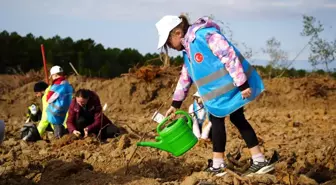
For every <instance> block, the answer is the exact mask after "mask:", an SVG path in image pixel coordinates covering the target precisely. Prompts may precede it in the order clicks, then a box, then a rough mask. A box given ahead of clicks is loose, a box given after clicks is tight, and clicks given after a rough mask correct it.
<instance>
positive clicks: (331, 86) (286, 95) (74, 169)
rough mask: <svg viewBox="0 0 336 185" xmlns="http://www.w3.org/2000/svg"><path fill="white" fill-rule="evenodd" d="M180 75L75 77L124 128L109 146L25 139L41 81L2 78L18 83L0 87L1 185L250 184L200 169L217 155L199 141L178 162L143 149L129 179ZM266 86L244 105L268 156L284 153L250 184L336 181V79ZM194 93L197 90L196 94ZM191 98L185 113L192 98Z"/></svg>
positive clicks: (238, 145) (238, 146) (232, 143)
mask: <svg viewBox="0 0 336 185" xmlns="http://www.w3.org/2000/svg"><path fill="white" fill-rule="evenodd" d="M177 75H178V73H177V72H169V71H168V72H165V73H162V74H160V75H158V76H156V77H155V78H154V79H153V80H152V81H149V82H146V81H144V80H142V79H138V78H136V77H134V76H132V75H125V76H123V77H120V78H114V79H110V80H102V79H89V78H86V79H85V78H80V77H76V76H71V77H70V78H69V80H70V82H71V84H72V85H73V86H74V88H75V89H79V88H89V89H91V90H94V91H96V92H97V93H98V94H99V95H100V98H101V102H102V104H104V103H107V104H108V109H107V111H106V114H107V116H108V117H110V118H111V120H113V122H115V123H116V124H117V125H118V126H120V127H122V128H123V130H124V134H123V135H122V136H121V137H119V138H115V139H109V140H108V142H107V143H104V144H99V142H98V141H97V140H96V139H95V138H86V139H83V140H77V139H75V138H73V137H71V136H70V135H68V136H65V137H63V138H62V139H61V140H58V141H54V140H51V141H39V142H37V143H25V142H22V141H20V131H19V130H20V128H21V127H22V125H23V122H24V114H25V112H26V107H27V105H28V104H30V103H31V102H33V101H35V102H39V100H38V99H35V97H34V94H33V93H32V86H33V84H34V82H30V83H28V82H27V83H26V84H25V85H22V86H19V85H21V83H19V80H22V78H21V77H17V76H16V77H14V76H12V77H10V76H0V82H1V83H0V84H6V83H7V84H12V86H10V87H9V86H8V85H2V86H1V88H2V90H1V93H2V94H1V95H0V110H1V112H0V118H1V119H4V120H5V121H6V123H7V127H6V128H7V130H6V139H5V141H4V142H3V144H2V146H1V149H0V175H1V177H0V184H24V185H25V184H48V185H52V184H57V185H59V184H167V185H168V184H201V182H203V184H205V183H204V182H205V181H207V182H208V184H225V183H227V184H239V183H240V184H247V183H248V181H242V180H239V179H238V178H236V177H233V176H232V175H227V176H225V177H222V178H215V177H209V176H208V175H207V174H205V173H203V172H201V171H202V169H204V168H205V166H206V161H207V159H208V158H211V151H212V149H211V144H210V143H199V144H198V145H197V146H195V147H194V148H193V149H192V150H190V151H189V152H188V153H186V154H185V155H184V156H182V157H178V158H176V157H173V156H172V155H170V154H168V153H167V152H163V151H159V150H156V149H152V148H145V147H140V148H138V150H137V152H136V154H135V155H134V157H133V159H132V162H131V163H130V166H129V170H128V171H129V173H128V174H127V175H124V171H125V169H126V160H127V159H129V158H130V155H131V154H132V152H133V151H134V149H135V145H136V142H137V141H138V140H139V136H141V135H142V134H143V133H145V132H146V133H147V134H146V136H145V140H153V139H154V136H155V134H156V133H155V132H154V129H155V127H156V123H154V122H152V121H151V120H150V117H151V116H152V114H153V113H154V112H155V110H156V109H157V108H158V107H159V106H160V105H161V104H162V103H165V102H166V103H165V106H164V107H163V108H162V109H161V110H160V112H161V113H164V112H165V111H166V110H167V108H169V106H170V103H171V98H170V95H171V93H172V92H173V90H174V87H175V83H176V78H177ZM8 82H10V83H8ZM264 82H265V85H266V89H267V90H266V91H265V92H264V93H263V95H262V96H261V97H259V98H258V100H256V101H254V102H253V103H250V104H249V105H247V106H246V107H245V111H246V117H247V119H248V120H249V121H250V122H251V124H252V126H253V127H254V128H255V130H256V132H257V134H258V137H259V139H260V142H261V144H262V147H263V150H264V151H265V154H266V155H267V157H270V156H271V155H272V152H273V151H274V150H277V151H278V152H279V154H280V162H279V163H278V164H277V165H276V171H275V172H274V173H272V174H268V175H264V176H256V177H253V178H250V183H252V184H294V183H299V184H317V183H325V184H336V170H335V164H336V157H335V156H336V151H334V148H335V144H336V135H335V133H336V91H335V90H336V80H333V79H330V78H326V77H315V78H313V77H307V78H300V79H288V78H278V79H272V80H265V81H264ZM15 84H17V85H15ZM18 86H19V87H18ZM6 88H7V89H6ZM194 91H195V88H194V87H192V89H191V90H190V92H189V94H190V96H191V94H192V93H194ZM190 96H189V97H188V98H187V99H186V101H185V102H184V104H183V107H182V108H183V109H184V110H186V108H187V106H189V105H190V103H191V101H192V100H191V97H190ZM225 124H226V127H227V135H228V142H227V145H226V146H227V152H230V153H235V152H237V151H241V153H242V158H241V161H242V162H244V159H247V158H248V157H249V156H248V152H247V151H248V150H247V148H246V146H245V143H244V142H243V140H242V139H241V137H240V135H239V133H238V131H237V129H236V128H234V127H233V126H232V124H231V123H230V121H229V119H226V123H225ZM245 161H246V160H245ZM332 180H333V181H332Z"/></svg>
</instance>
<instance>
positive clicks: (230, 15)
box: [0, 0, 336, 69]
mask: <svg viewBox="0 0 336 185" xmlns="http://www.w3.org/2000/svg"><path fill="white" fill-rule="evenodd" d="M18 5H21V6H18ZM162 7H165V8H164V9H163V8H162ZM0 10H1V11H0V22H1V25H0V30H6V31H8V32H10V33H11V32H17V33H18V34H19V35H21V36H25V35H27V34H28V33H31V34H33V35H34V36H35V37H39V36H42V37H43V38H51V37H53V36H56V35H58V36H60V37H61V38H66V37H70V38H72V39H73V40H74V41H76V40H80V39H89V38H90V39H92V40H94V41H95V42H96V43H97V44H98V43H101V44H102V45H103V46H104V48H109V47H110V48H120V49H125V48H133V49H136V50H138V51H139V52H140V53H141V54H143V55H144V54H146V53H158V52H159V51H158V50H157V49H156V45H157V41H158V35H157V31H156V28H155V23H156V22H157V21H158V20H159V19H160V18H161V17H162V16H163V15H167V14H175V15H179V14H180V13H181V12H186V13H188V14H189V17H190V21H191V22H194V21H195V20H196V19H198V18H199V17H201V16H204V15H208V16H210V15H213V16H214V17H215V20H220V21H223V22H224V23H225V25H228V26H229V27H230V29H231V30H232V33H233V40H235V41H237V42H239V43H245V44H246V45H247V46H248V47H249V48H252V51H253V52H254V55H253V57H252V59H253V60H255V61H264V60H268V56H267V55H266V54H263V53H262V52H261V48H264V47H265V45H266V40H268V39H269V38H271V37H273V36H274V37H275V38H276V39H277V40H278V41H280V42H281V49H283V50H284V51H285V52H288V54H289V59H290V60H292V59H293V58H294V57H295V56H296V55H297V54H298V53H299V51H300V50H301V49H302V48H303V47H304V46H305V45H306V44H307V42H308V40H309V39H308V38H305V37H302V36H300V32H301V31H302V29H303V23H302V15H303V14H306V15H311V16H314V17H315V18H316V19H317V20H319V21H321V23H322V24H323V25H324V28H325V31H324V32H322V34H321V37H322V38H323V39H326V40H329V41H330V40H335V39H336V34H335V29H334V27H335V26H336V22H335V21H334V20H333V17H335V16H336V11H335V10H336V2H335V1H332V0H322V1H321V0H319V1H317V0H306V1H303V0H274V1H272V2H270V1H267V0H255V1H253V2H252V1H250V0H242V1H239V2H238V1H237V2H235V1H230V0H226V1H220V2H219V1H207V2H206V3H205V2H203V1H200V0H193V1H191V0H185V1H183V2H180V1H176V0H171V1H167V0H138V1H130V0H127V1H113V2H111V1H107V0H101V1H99V2H95V1H93V0H82V1H80V0H73V1H71V2H68V1H65V0H60V1H58V2H54V1H47V0H45V1H42V0H35V1H24V0H12V1H7V2H2V3H1V6H0ZM206 10H211V11H206ZM223 10H224V11H223ZM225 10H230V11H225ZM226 31H227V30H226ZM238 49H240V50H242V49H243V48H241V47H239V46H238ZM309 52H310V49H309V47H307V48H306V49H305V50H304V51H303V52H302V53H301V54H300V55H299V57H298V58H297V60H296V61H307V60H308V56H309ZM169 54H170V55H171V56H177V55H180V54H179V53H178V52H176V51H170V52H169ZM296 63H298V62H294V64H295V65H294V66H297V64H296ZM300 65H301V64H299V66H297V67H300ZM303 67H304V66H303ZM318 67H319V68H322V69H323V68H324V66H318ZM309 68H310V69H311V68H312V66H311V65H310V63H308V69H309ZM333 68H336V64H335V62H333V63H331V65H330V69H333Z"/></svg>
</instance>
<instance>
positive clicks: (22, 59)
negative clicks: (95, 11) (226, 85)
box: [0, 31, 183, 78]
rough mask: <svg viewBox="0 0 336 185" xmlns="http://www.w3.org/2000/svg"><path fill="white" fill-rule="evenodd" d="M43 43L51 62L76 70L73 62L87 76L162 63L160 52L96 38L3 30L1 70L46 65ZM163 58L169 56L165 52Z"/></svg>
mask: <svg viewBox="0 0 336 185" xmlns="http://www.w3.org/2000/svg"><path fill="white" fill-rule="evenodd" d="M41 44H43V45H44V48H45V57H46V61H47V63H48V66H49V68H50V66H52V65H60V66H62V67H63V68H64V70H65V71H72V69H71V66H70V65H69V62H71V63H72V65H73V66H74V67H75V68H76V69H77V71H78V72H79V73H80V74H81V75H84V76H92V77H105V78H112V77H116V76H119V75H120V74H122V73H127V72H128V70H129V69H130V68H132V67H134V66H135V65H138V66H143V65H148V64H151V65H161V64H162V63H163V62H162V61H161V59H160V55H159V54H158V53H147V54H145V55H142V54H141V53H139V51H138V50H136V49H132V48H125V49H123V50H121V49H119V48H104V46H103V45H102V44H97V43H95V42H94V40H92V39H81V40H77V41H74V40H72V39H71V38H70V37H66V38H61V37H60V36H54V37H52V38H48V39H45V38H43V37H41V36H40V37H35V36H34V35H33V34H31V33H29V34H27V35H25V36H21V35H19V34H17V33H16V32H12V33H9V32H7V31H2V32H1V33H0V57H1V58H0V74H18V73H26V72H28V71H30V70H40V69H41V68H42V67H43V62H42V54H41V48H40V46H41ZM161 58H163V59H164V58H165V57H164V55H163V56H161ZM168 60H169V61H170V64H171V65H180V64H182V62H183V59H182V57H180V56H178V57H175V58H174V57H170V58H168Z"/></svg>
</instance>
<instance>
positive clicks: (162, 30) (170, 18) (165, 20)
mask: <svg viewBox="0 0 336 185" xmlns="http://www.w3.org/2000/svg"><path fill="white" fill-rule="evenodd" d="M181 22H182V19H181V18H179V17H178V16H175V15H166V16H164V17H162V18H161V19H160V20H159V21H158V22H157V23H156V24H155V26H156V29H157V31H158V34H159V43H158V46H157V47H158V49H160V48H162V47H163V46H164V44H165V43H166V42H167V39H168V37H169V33H170V31H171V30H173V29H174V28H175V27H176V26H177V25H179V24H180V23H181Z"/></svg>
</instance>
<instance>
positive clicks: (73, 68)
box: [69, 62, 80, 76]
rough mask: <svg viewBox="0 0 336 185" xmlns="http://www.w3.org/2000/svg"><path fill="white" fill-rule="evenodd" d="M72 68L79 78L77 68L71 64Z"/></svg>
mask: <svg viewBox="0 0 336 185" xmlns="http://www.w3.org/2000/svg"><path fill="white" fill-rule="evenodd" d="M69 64H70V66H71V68H72V69H73V70H74V72H75V73H76V75H77V76H80V75H79V73H78V72H77V70H76V68H75V67H74V66H73V65H72V63H71V62H69Z"/></svg>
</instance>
